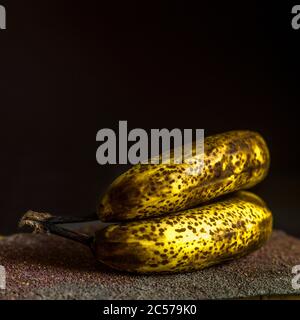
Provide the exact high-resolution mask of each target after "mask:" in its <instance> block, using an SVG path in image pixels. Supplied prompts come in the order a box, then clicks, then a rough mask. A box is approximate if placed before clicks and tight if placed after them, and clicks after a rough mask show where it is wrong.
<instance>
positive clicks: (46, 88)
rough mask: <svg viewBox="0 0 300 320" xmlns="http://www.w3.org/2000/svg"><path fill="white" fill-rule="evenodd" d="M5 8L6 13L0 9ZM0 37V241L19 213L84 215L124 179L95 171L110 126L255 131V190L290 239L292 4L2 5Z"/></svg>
mask: <svg viewBox="0 0 300 320" xmlns="http://www.w3.org/2000/svg"><path fill="white" fill-rule="evenodd" d="M8 2H9V3H8ZM0 4H2V5H5V6H6V10H7V30H0V110H1V126H0V134H1V157H0V159H1V160H0V164H1V171H0V175H1V176H0V179H1V180H0V181H1V182H0V183H1V189H0V194H1V198H0V234H9V233H12V232H15V231H17V222H18V219H19V218H20V217H21V215H22V213H24V212H25V211H26V210H28V209H35V210H45V211H49V212H52V213H54V214H59V215H61V214H66V215H67V214H70V215H71V214H72V215H86V214H87V213H89V212H91V211H93V210H94V208H95V203H96V199H97V196H98V195H99V193H101V192H102V191H103V190H105V188H106V187H107V185H108V184H109V183H110V182H111V181H112V180H113V178H114V177H115V176H116V175H118V174H119V173H120V172H121V171H123V170H125V169H126V168H125V167H123V166H104V167H101V166H99V165H97V163H96V159H95V155H96V149H97V143H96V139H95V138H96V133H97V131H98V130H100V129H102V128H113V129H114V128H117V126H118V121H119V120H128V123H129V129H130V128H136V127H138V128H144V129H147V130H148V129H151V128H169V129H172V128H177V127H178V128H204V129H205V130H206V133H205V134H206V135H210V134H213V133H217V132H222V131H226V130H232V129H251V130H256V131H259V132H261V133H262V134H263V135H264V137H265V139H266V140H267V142H268V144H269V146H270V149H271V154H272V167H271V171H270V175H269V177H268V178H267V179H266V180H265V181H264V182H263V183H262V184H260V185H259V186H258V187H256V188H255V190H256V191H257V192H258V193H259V194H260V195H261V196H262V197H263V198H264V199H265V200H266V201H267V203H268V205H269V206H270V207H271V208H272V210H273V212H274V216H275V226H276V228H281V229H283V230H285V231H287V232H289V233H290V234H293V235H297V236H300V212H299V207H300V206H299V190H300V189H299V186H298V181H299V154H300V153H299V143H298V136H299V135H298V129H299V128H298V127H299V120H298V113H297V109H298V107H299V102H300V89H299V87H300V86H299V76H300V49H299V43H300V30H298V31H296V30H293V29H292V27H291V19H292V14H291V8H292V6H293V5H295V4H300V3H297V2H290V3H287V2H286V1H281V3H276V4H275V3H272V2H270V3H268V2H264V4H263V5H262V4H261V3H260V4H258V3H255V2H254V1H251V2H247V4H246V3H245V4H242V3H238V2H237V3H235V4H229V3H227V2H226V4H221V5H220V4H217V3H216V2H212V4H207V2H205V4H204V3H201V4H199V5H197V6H196V5H194V4H191V3H190V1H185V2H183V1H173V2H170V3H169V4H167V3H166V2H158V3H155V2H152V1H151V2H150V1H148V2H142V4H139V2H127V1H123V2H120V3H118V2H110V4H107V3H106V2H101V1H78V2H76V1H47V0H43V1H37V0H36V1H4V0H0Z"/></svg>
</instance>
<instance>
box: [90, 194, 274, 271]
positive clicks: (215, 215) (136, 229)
mask: <svg viewBox="0 0 300 320" xmlns="http://www.w3.org/2000/svg"><path fill="white" fill-rule="evenodd" d="M271 232H272V214H271V212H270V211H269V209H268V208H267V207H266V205H265V204H264V202H263V201H262V200H261V199H260V198H259V197H258V196H256V195H254V194H252V193H250V192H247V191H240V192H238V193H236V194H234V195H233V196H232V197H230V198H228V197H227V198H226V199H223V200H222V201H219V202H215V203H211V204H208V205H206V206H203V207H198V208H194V209H189V210H186V211H183V212H179V213H173V214H170V215H168V216H162V217H156V218H152V219H146V220H139V221H134V222H127V223H123V224H116V225H110V226H108V227H106V228H105V229H103V230H100V231H99V232H98V233H97V234H96V237H95V242H94V244H93V246H92V247H93V251H94V252H95V255H96V258H97V259H98V260H99V261H100V262H102V263H104V264H106V265H109V266H110V267H112V268H115V269H118V270H123V271H129V272H137V273H152V272H181V271H193V270H197V269H202V268H205V267H208V266H210V265H213V264H217V263H220V262H222V261H226V260H230V259H233V258H237V257H241V256H243V255H245V254H247V253H249V252H251V251H253V250H255V249H257V248H259V247H260V246H261V245H262V244H263V243H264V242H265V241H266V240H267V239H268V238H269V236H270V235H271Z"/></svg>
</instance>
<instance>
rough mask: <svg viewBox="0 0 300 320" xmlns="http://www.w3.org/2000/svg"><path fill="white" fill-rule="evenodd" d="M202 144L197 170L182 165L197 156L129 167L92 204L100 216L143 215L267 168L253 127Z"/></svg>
mask: <svg viewBox="0 0 300 320" xmlns="http://www.w3.org/2000/svg"><path fill="white" fill-rule="evenodd" d="M204 148H205V152H204V153H205V154H204V168H203V169H202V171H201V172H200V174H198V175H191V174H190V173H189V172H188V171H187V170H188V169H191V170H193V169H197V167H198V166H199V162H198V161H196V160H198V158H195V157H194V158H193V156H191V157H190V158H189V159H185V160H186V162H188V163H183V164H155V165H154V164H138V165H136V166H134V167H132V168H131V169H130V170H129V171H127V172H125V173H124V174H122V175H121V176H120V177H118V178H117V179H116V180H115V181H114V182H113V183H112V185H111V186H110V188H109V189H108V191H107V192H106V193H105V194H104V195H103V196H102V197H101V198H100V200H99V204H98V206H97V214H98V216H99V218H100V220H102V221H107V222H113V221H123V220H130V219H143V218H147V217H153V216H156V215H158V214H165V213H172V212H177V211H180V210H185V209H188V208H192V207H194V206H196V205H198V204H200V203H203V202H206V201H208V200H211V199H214V198H216V197H219V196H221V195H224V194H228V193H230V192H233V191H237V190H240V189H247V188H250V187H252V186H254V185H256V184H257V183H259V182H260V181H262V180H263V179H264V178H265V176H266V175H267V173H268V169H269V165H270V155H269V150H268V147H267V145H266V143H265V141H264V139H263V138H262V137H261V136H260V135H259V134H258V133H256V132H251V131H230V132H227V133H223V134H218V135H215V136H211V137H207V138H206V139H205V145H204ZM193 160H195V161H194V163H193ZM190 162H192V163H193V164H189V163H190Z"/></svg>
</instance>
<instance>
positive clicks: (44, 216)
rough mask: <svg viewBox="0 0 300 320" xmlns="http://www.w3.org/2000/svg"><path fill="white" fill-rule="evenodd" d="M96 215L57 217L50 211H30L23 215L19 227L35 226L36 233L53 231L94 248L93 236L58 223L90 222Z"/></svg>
mask: <svg viewBox="0 0 300 320" xmlns="http://www.w3.org/2000/svg"><path fill="white" fill-rule="evenodd" d="M95 219H96V218H95V215H94V214H93V215H91V216H89V217H86V218H78V217H57V216H52V215H51V214H49V213H42V212H35V211H31V210H30V211H28V212H27V213H25V215H24V216H23V217H22V219H21V221H20V223H19V227H23V226H29V227H31V228H33V230H34V232H35V233H51V234H55V235H58V236H60V237H63V238H67V239H70V240H73V241H76V242H79V243H81V244H83V245H85V246H88V247H89V248H92V243H93V239H94V237H93V236H89V235H86V234H83V233H79V232H76V231H72V230H69V229H65V228H63V227H60V226H58V224H66V223H79V222H88V221H94V220H95Z"/></svg>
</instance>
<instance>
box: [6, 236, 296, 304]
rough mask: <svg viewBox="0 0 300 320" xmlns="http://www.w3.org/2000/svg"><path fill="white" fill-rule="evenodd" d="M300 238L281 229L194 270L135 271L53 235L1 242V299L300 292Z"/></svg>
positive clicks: (197, 296)
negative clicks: (297, 274)
mask: <svg viewBox="0 0 300 320" xmlns="http://www.w3.org/2000/svg"><path fill="white" fill-rule="evenodd" d="M297 264H300V240H299V239H296V238H293V237H290V236H288V235H286V234H285V233H283V232H280V231H275V232H274V233H273V236H272V238H271V240H270V241H269V242H268V243H267V244H266V245H265V246H264V247H263V248H261V249H260V250H258V251H256V252H254V253H252V254H250V255H248V256H246V257H244V258H242V259H239V260H236V261H232V262H228V263H225V264H222V265H219V266H213V267H210V268H208V269H204V270H201V271H197V272H193V273H185V274H174V275H148V276H141V275H130V274H126V273H119V272H115V271H113V270H111V269H109V268H107V267H105V266H103V265H100V264H97V263H96V262H95V260H94V259H93V256H92V254H91V253H90V251H89V249H87V248H85V247H83V246H82V245H80V244H77V243H74V242H71V241H68V240H65V239H62V238H59V237H56V236H48V235H33V234H17V235H13V236H10V237H7V238H4V239H2V240H0V265H3V266H4V267H5V268H6V271H7V289H6V290H0V299H211V298H214V299H216V298H219V299H220V298H221V299H224V298H244V297H253V296H266V295H296V294H298V295H299V294H300V290H299V291H298V292H297V291H296V290H294V289H293V288H292V285H291V280H292V277H293V275H292V272H291V270H292V267H293V266H294V265H297Z"/></svg>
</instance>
